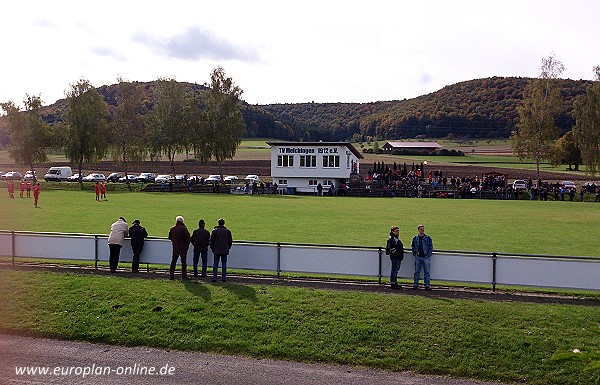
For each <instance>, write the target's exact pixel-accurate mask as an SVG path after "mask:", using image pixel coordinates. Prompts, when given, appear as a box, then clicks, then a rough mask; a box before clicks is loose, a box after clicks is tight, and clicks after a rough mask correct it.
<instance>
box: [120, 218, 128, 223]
mask: <svg viewBox="0 0 600 385" xmlns="http://www.w3.org/2000/svg"><path fill="white" fill-rule="evenodd" d="M119 219H120V220H122V221H123V222H127V221H126V220H125V218H123V217H119Z"/></svg>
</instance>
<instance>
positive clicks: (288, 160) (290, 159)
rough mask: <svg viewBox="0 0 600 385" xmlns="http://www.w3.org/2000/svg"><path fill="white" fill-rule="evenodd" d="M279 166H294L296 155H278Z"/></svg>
mask: <svg viewBox="0 0 600 385" xmlns="http://www.w3.org/2000/svg"><path fill="white" fill-rule="evenodd" d="M277 167H294V155H278V156H277Z"/></svg>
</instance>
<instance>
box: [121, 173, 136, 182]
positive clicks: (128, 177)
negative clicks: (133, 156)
mask: <svg viewBox="0 0 600 385" xmlns="http://www.w3.org/2000/svg"><path fill="white" fill-rule="evenodd" d="M127 181H129V183H135V182H137V175H127V178H125V177H121V178H119V182H121V183H125V182H127Z"/></svg>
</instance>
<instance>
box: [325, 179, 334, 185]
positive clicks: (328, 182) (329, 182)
mask: <svg viewBox="0 0 600 385" xmlns="http://www.w3.org/2000/svg"><path fill="white" fill-rule="evenodd" d="M331 185H333V182H331V181H330V180H324V181H323V186H331Z"/></svg>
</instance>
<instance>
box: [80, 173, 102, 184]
mask: <svg viewBox="0 0 600 385" xmlns="http://www.w3.org/2000/svg"><path fill="white" fill-rule="evenodd" d="M81 180H83V181H84V182H105V181H106V176H104V174H100V173H97V172H93V173H91V174H90V175H88V176H84V177H83V178H82V179H81Z"/></svg>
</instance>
